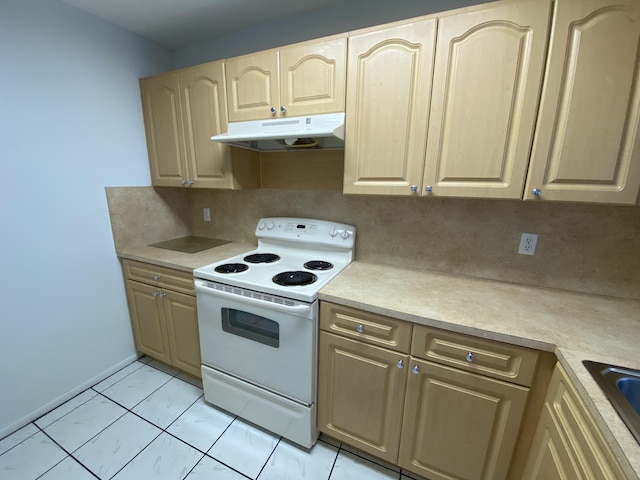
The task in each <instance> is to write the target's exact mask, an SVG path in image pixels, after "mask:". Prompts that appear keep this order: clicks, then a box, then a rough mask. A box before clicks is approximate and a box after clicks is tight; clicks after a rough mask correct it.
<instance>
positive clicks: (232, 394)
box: [194, 217, 356, 448]
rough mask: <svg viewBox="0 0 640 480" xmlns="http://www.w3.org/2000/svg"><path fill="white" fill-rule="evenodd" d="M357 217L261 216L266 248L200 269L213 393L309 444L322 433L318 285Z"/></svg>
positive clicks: (203, 343) (344, 256)
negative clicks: (318, 390) (344, 221)
mask: <svg viewBox="0 0 640 480" xmlns="http://www.w3.org/2000/svg"><path fill="white" fill-rule="evenodd" d="M355 234H356V229H355V227H353V226H352V225H345V224H340V223H336V222H330V221H323V220H313V219H307V218H286V217H274V218H263V219H260V221H259V222H258V224H257V227H256V236H257V237H258V248H257V249H256V250H254V251H251V252H248V253H246V254H243V255H238V256H235V257H231V258H228V259H225V260H223V261H220V262H217V263H214V264H211V265H207V266H205V267H201V268H198V269H196V270H195V271H194V276H195V287H196V298H197V305H198V324H199V330H200V349H201V356H202V382H203V386H204V390H205V399H206V400H207V401H208V402H209V403H211V404H214V405H216V406H219V407H221V408H224V409H226V410H228V411H230V412H232V413H234V414H236V415H238V416H240V417H242V418H245V419H246V420H249V421H251V422H253V423H255V424H257V425H260V426H262V427H264V428H266V429H268V430H271V431H273V432H274V433H277V434H279V435H282V436H283V437H285V438H288V439H289V440H292V441H293V442H296V443H298V444H300V445H303V446H305V447H307V448H308V447H311V446H312V445H313V444H314V443H315V441H316V439H317V437H318V432H317V429H316V409H315V408H316V378H317V360H316V359H317V342H318V300H317V296H318V292H319V291H320V289H321V288H322V287H323V286H324V285H326V284H327V283H328V282H329V281H330V280H331V279H332V278H333V277H335V276H336V275H337V274H338V273H339V272H340V271H341V270H343V269H344V268H345V267H346V266H347V265H348V264H349V263H350V262H351V261H352V259H353V252H354V245H355Z"/></svg>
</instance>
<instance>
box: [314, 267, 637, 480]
mask: <svg viewBox="0 0 640 480" xmlns="http://www.w3.org/2000/svg"><path fill="white" fill-rule="evenodd" d="M319 298H320V299H321V300H326V301H330V302H334V303H337V304H341V305H346V306H350V307H355V308H359V309H362V310H365V311H369V312H374V313H379V314H382V315H387V316H390V317H394V318H398V319H401V320H407V321H410V322H414V323H418V324H423V325H429V326H434V327H439V328H443V329H446V330H451V331H456V332H460V333H466V334H470V335H475V336H479V337H483V338H489V339H493V340H497V341H502V342H507V343H512V344H515V345H520V346H525V347H530V348H534V349H538V350H544V351H549V352H554V353H555V354H556V356H557V358H558V360H559V361H560V363H561V364H562V365H563V366H564V368H565V369H566V371H567V373H568V374H569V376H570V377H571V379H572V380H573V382H574V384H575V386H576V388H577V389H578V391H579V392H580V394H581V395H582V397H583V399H584V400H585V403H586V404H587V407H588V408H589V409H590V411H591V413H592V414H593V416H594V418H595V420H596V422H597V424H598V425H599V427H600V429H601V431H602V433H603V435H604V436H605V438H606V439H607V440H608V441H609V444H610V445H611V448H612V450H613V452H614V454H615V455H616V456H618V458H619V459H620V463H621V465H622V467H623V469H624V470H625V472H626V473H627V475H628V477H629V478H640V445H638V443H637V442H636V441H635V439H634V438H633V436H632V435H631V433H630V432H629V431H628V429H627V427H626V426H625V425H624V423H623V422H622V420H621V419H620V417H619V416H618V414H617V413H616V412H615V410H614V409H613V407H612V406H611V404H610V403H609V401H608V400H607V399H606V398H605V396H604V394H603V393H602V391H601V390H600V388H599V387H598V385H597V384H596V383H595V381H594V380H593V378H592V377H591V375H590V374H589V372H588V371H587V370H586V369H585V368H584V366H583V365H582V360H595V361H600V362H603V363H611V364H617V365H622V366H626V367H630V368H636V369H640V358H639V356H638V355H637V350H638V346H639V345H640V301H639V300H626V299H620V298H614V297H605V296H597V295H589V294H581V293H575V292H569V291H563V290H554V289H549V288H538V287H530V286H525V285H516V284H511V283H504V282H497V281H492V280H483V279H479V278H471V277H462V276H456V275H448V274H443V273H437V272H429V271H425V270H411V269H405V268H396V267H391V266H384V265H376V264H370V263H364V262H358V261H356V262H352V263H351V264H350V265H349V266H348V267H347V268H346V269H345V270H344V271H342V272H341V273H340V275H338V276H337V277H336V278H334V279H333V280H332V281H331V282H330V283H329V284H327V285H326V286H325V287H324V288H323V289H322V290H321V292H320V294H319Z"/></svg>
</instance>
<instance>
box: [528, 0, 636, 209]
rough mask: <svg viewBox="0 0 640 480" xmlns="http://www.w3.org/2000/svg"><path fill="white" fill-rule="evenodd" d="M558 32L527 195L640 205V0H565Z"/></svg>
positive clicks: (556, 19) (560, 8) (558, 4)
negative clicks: (638, 203) (639, 195)
mask: <svg viewBox="0 0 640 480" xmlns="http://www.w3.org/2000/svg"><path fill="white" fill-rule="evenodd" d="M552 32H553V34H552V38H551V44H550V50H549V59H548V67H547V74H546V78H545V82H544V87H543V93H542V100H541V105H540V114H539V116H538V127H537V131H536V139H535V142H534V146H533V151H532V158H531V164H530V167H529V177H528V181H527V188H526V190H525V193H524V199H525V200H530V199H539V200H545V199H546V200H568V201H584V202H596V203H620V204H635V203H636V200H637V197H638V190H639V186H640V131H639V129H640V90H639V89H640V65H639V64H638V59H639V53H640V49H639V42H640V3H638V1H637V0H620V1H615V2H613V1H611V0H584V1H577V0H557V1H556V10H555V13H554V18H553V28H552ZM534 189H539V190H541V195H539V196H536V195H535V194H534V193H533V190H534Z"/></svg>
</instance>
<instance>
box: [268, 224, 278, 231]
mask: <svg viewBox="0 0 640 480" xmlns="http://www.w3.org/2000/svg"><path fill="white" fill-rule="evenodd" d="M275 226H276V224H275V223H269V224H268V225H267V230H273V227H275Z"/></svg>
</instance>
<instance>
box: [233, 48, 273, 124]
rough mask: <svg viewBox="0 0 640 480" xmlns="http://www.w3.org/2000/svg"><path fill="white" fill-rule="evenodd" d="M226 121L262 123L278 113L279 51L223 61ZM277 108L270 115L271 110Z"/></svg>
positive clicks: (269, 51)
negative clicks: (225, 79) (227, 119)
mask: <svg viewBox="0 0 640 480" xmlns="http://www.w3.org/2000/svg"><path fill="white" fill-rule="evenodd" d="M225 68H226V73H227V75H226V76H227V106H228V108H229V121H230V122H241V121H246V120H261V119H264V118H273V117H274V116H277V115H279V114H280V98H279V86H278V85H279V84H278V52H277V51H275V50H268V51H266V52H260V53H254V54H251V55H244V56H242V57H236V58H232V59H230V60H227V61H226V65H225ZM272 107H273V108H275V109H276V113H275V114H272V113H271V111H270V109H271V108H272Z"/></svg>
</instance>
